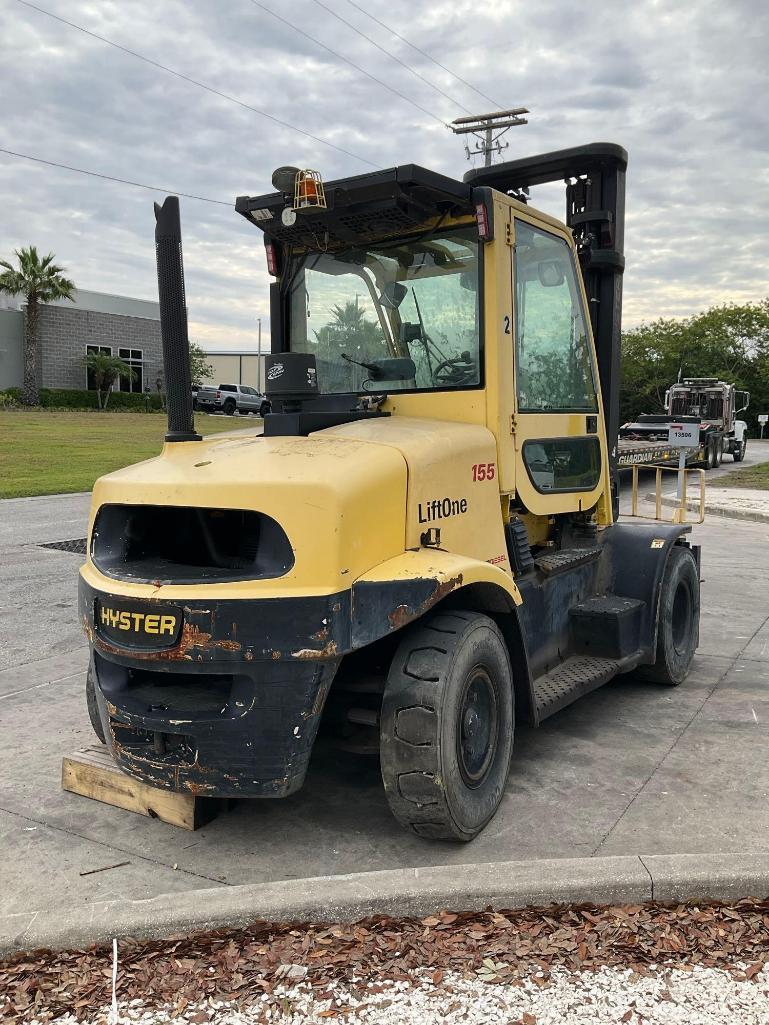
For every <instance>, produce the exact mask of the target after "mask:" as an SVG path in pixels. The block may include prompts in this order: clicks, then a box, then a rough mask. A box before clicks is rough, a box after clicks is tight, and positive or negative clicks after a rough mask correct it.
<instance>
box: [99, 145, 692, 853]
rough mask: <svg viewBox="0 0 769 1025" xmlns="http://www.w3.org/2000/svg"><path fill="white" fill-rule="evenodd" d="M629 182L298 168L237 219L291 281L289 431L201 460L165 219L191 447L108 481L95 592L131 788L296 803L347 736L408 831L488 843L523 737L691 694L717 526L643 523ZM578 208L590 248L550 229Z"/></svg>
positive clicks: (557, 158) (280, 333)
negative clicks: (626, 338)
mask: <svg viewBox="0 0 769 1025" xmlns="http://www.w3.org/2000/svg"><path fill="white" fill-rule="evenodd" d="M626 165H627V154H626V153H625V151H624V150H623V149H622V148H621V147H619V146H616V145H609V144H603V143H601V144H593V145H588V146H584V147H579V148H574V149H568V150H563V151H560V152H555V153H550V154H546V155H544V156H538V157H534V158H531V159H522V160H515V161H512V162H508V163H501V164H498V165H495V166H492V167H486V168H482V169H479V170H474V171H470V172H469V173H468V174H467V175H465V178H464V181H458V180H455V179H453V178H448V177H444V176H443V175H440V174H435V173H433V172H431V171H428V170H425V169H424V168H422V167H418V166H416V165H405V166H400V167H395V168H391V169H388V170H383V171H378V172H376V173H372V174H364V175H360V176H356V177H352V178H344V179H341V180H338V181H334V182H329V183H325V184H324V183H323V181H322V180H321V178H320V176H319V175H318V174H317V173H316V172H313V171H305V170H301V169H296V168H280V169H278V171H277V172H276V173H275V175H274V176H273V185H274V187H275V188H276V189H277V191H276V192H274V193H271V194H269V195H264V196H259V197H240V198H239V199H238V200H237V203H236V210H237V211H238V212H239V213H240V214H242V215H243V216H244V217H245V218H246V219H247V220H248V221H249V222H250V223H251V224H253V225H255V226H256V227H257V228H259V229H261V230H262V232H263V233H264V242H265V245H266V255H267V264H268V269H269V272H270V274H271V275H272V276H273V278H274V283H273V284H272V286H271V323H272V354H271V355H270V356H268V357H267V370H266V378H267V389H268V397H269V399H270V402H271V403H272V409H273V412H272V413H270V414H268V415H267V416H266V417H265V419H264V427H263V432H262V430H260V429H254V428H251V429H244V430H240V431H235V432H233V433H231V434H227V435H215V436H213V437H209V438H206V439H201V438H200V437H199V436H198V435H197V434H196V433H195V429H194V423H193V413H192V405H191V393H190V370H189V349H188V338H187V320H186V308H185V296H184V283H183V269H182V259H181V233H180V221H179V206H178V200H177V199H175V198H174V197H169V198H168V199H166V201H165V202H164V204H163V206H162V207H156V229H155V239H156V254H157V261H158V280H159V294H160V310H161V328H162V336H163V345H164V360H165V379H166V389H167V397H168V420H169V430H168V433H167V435H166V442H165V445H164V447H163V451H162V453H161V454H160V455H159V456H158V457H157V458H155V459H150V460H148V461H145V462H142V463H139V464H137V465H136V466H132V467H128V468H126V469H123V470H119V471H118V472H116V473H111V474H109V475H107V476H106V477H102V478H101V479H100V480H99V481H97V483H96V486H95V488H94V492H93V504H92V511H91V522H90V527H89V544H88V555H87V561H86V563H85V565H84V566H83V569H82V571H81V580H80V611H81V615H82V619H83V623H84V626H85V630H86V632H87V634H88V637H89V640H90V643H91V651H92V655H91V664H90V672H89V680H88V705H89V710H90V713H91V718H92V722H93V725H94V728H95V730H96V732H97V733H98V734H99V735H100V736H101V737H102V739H104V740H105V741H106V743H107V745H108V747H109V750H110V752H111V754H112V755H113V756H114V759H115V761H116V762H117V764H118V765H119V766H120V767H121V768H122V769H123V770H124V771H125V772H127V773H129V774H130V775H132V776H135V777H137V778H139V779H141V780H144V781H146V782H147V783H150V784H153V785H155V786H158V787H166V788H170V789H171V790H174V791H182V792H187V793H193V794H200V795H209V796H221V797H225V796H227V797H262V798H264V797H284V796H286V795H288V794H292V793H294V792H295V791H296V790H297V789H298V788H299V787H301V786H302V783H303V781H304V778H305V774H306V772H307V767H308V762H309V760H310V755H311V752H312V750H313V744H314V741H315V738H316V734H317V732H318V728H319V725H320V724H321V719H322V718H323V729H324V732H325V730H326V729H327V728H329V729H330V731H331V732H332V733H333V732H336V733H337V734H338V736H339V738H340V740H342V741H344V740H346V741H347V742H348V743H350V744H353V743H358V744H359V745H360V749H363V748H365V738H366V737H368V741H369V744H370V746H373V747H374V748H375V749H376V750H377V751H378V753H379V758H380V764H381V773H382V779H383V782H384V788H385V793H386V795H387V800H388V802H389V804H390V807H391V809H392V811H393V813H394V815H395V817H396V818H397V819H398V821H399V822H400V823H401V824H402V825H403V826H405V827H407V828H408V829H410V830H412V831H413V832H415V833H417V834H418V835H419V836H422V837H427V838H443V839H450V840H471V839H472V838H473V837H474V836H476V835H477V834H478V833H479V832H480V831H481V830H482V829H483V827H484V826H485V825H486V824H487V823H488V822H489V820H490V819H491V818H492V816H493V815H494V813H495V811H496V809H497V808H498V807H499V804H500V801H501V799H502V796H503V794H504V791H505V784H506V780H507V776H508V771H509V768H510V763H511V756H512V751H513V734H514V728H515V724H516V723H525V724H534V725H536V724H538V723H540V722H542V720H543V719H545V718H546V717H547V716H550V715H553V713H555V712H557V711H559V710H560V709H562V708H564V706H566V705H568V704H569V703H570V702H572V701H574V700H575V699H576V698H578V697H580V696H581V695H584V694H587V693H588V692H590V691H592V690H594V689H595V688H597V687H600V686H601V685H603V684H605V683H607V682H608V681H609V680H611V679H612V678H613V677H616V676H617V675H619V674H622V673H628V672H630V671H636V672H639V673H641V674H643V675H644V676H645V677H646V678H648V679H650V680H652V681H657V682H658V683H663V684H679V683H681V681H682V680H683V679H684V678H685V677H686V675H687V672H688V670H689V665H690V662H691V659H692V656H693V654H694V651H695V648H696V647H697V643H698V626H699V549H698V548H697V547H695V546H691V545H690V544H689V543H688V541H687V539H686V535H687V532H688V531H689V529H690V528H689V527H688V526H686V525H671V524H663V523H656V522H651V523H639V522H636V523H617V522H616V518H617V515H616V514H617V508H616V506H617V500H616V499H617V495H616V490H615V488H616V485H615V480H616V473H615V471H616V467H615V461H616V439H617V428H618V387H619V377H618V375H619V369H620V306H621V294H622V271H623V266H624V258H623V225H624V191H625V171H626ZM559 180H560V181H565V182H566V199H567V216H566V223H565V224H564V223H562V222H561V221H559V220H556V219H555V218H553V217H550V216H548V215H547V214H544V213H541V212H539V211H537V210H535V209H533V207H531V206H530V205H529V202H528V199H529V189H530V188H531V187H533V186H537V185H539V184H540V183H543V182H550V181H559ZM364 734H365V736H363V735H364ZM371 741H373V745H371Z"/></svg>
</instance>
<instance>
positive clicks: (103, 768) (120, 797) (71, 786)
mask: <svg viewBox="0 0 769 1025" xmlns="http://www.w3.org/2000/svg"><path fill="white" fill-rule="evenodd" d="M61 786H62V789H63V790H67V791H69V793H71V794H79V795H80V796H81V797H89V798H91V800H93V801H101V802H102V803H103V804H111V805H112V806H113V807H114V808H123V809H125V811H132V812H136V814H138V815H146V816H147V817H148V818H153V819H160V820H161V822H168V823H169V824H170V825H172V826H179V827H180V828H181V829H190V830H194V829H199V828H200V827H201V826H204V825H205V824H206V823H207V822H210V821H211V819H212V818H214V817H215V816H216V814H217V811H218V810H219V802H218V801H217V800H216V799H215V798H211V797H196V796H194V795H193V794H176V793H173V792H172V791H170V790H163V789H161V788H159V787H151V786H149V785H148V784H147V783H142V782H141V781H140V780H138V779H134V778H133V777H132V776H128V775H126V774H125V773H124V772H121V771H120V769H119V768H118V767H117V765H115V763H114V761H113V760H112V758H111V757H110V755H109V752H108V751H107V749H106V748H105V747H99V748H87V749H86V750H83V751H78V752H77V753H75V754H72V755H68V756H65V757H64V758H63V759H62V763H61Z"/></svg>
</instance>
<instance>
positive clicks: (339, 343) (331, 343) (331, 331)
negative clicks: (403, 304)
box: [315, 301, 385, 388]
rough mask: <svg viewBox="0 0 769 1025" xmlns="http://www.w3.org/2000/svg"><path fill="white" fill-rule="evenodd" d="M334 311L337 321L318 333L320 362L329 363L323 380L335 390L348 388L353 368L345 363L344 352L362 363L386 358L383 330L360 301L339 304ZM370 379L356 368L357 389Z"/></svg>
mask: <svg viewBox="0 0 769 1025" xmlns="http://www.w3.org/2000/svg"><path fill="white" fill-rule="evenodd" d="M331 312H332V314H333V318H334V319H333V320H331V321H329V323H328V324H324V325H323V327H322V328H320V329H319V330H318V331H316V332H315V338H316V340H317V343H318V359H319V360H325V361H327V364H328V366H327V368H326V370H327V373H326V374H325V376H324V379H325V380H327V381H328V382H329V383H330V384H331V385H332V387H342V388H344V387H349V381H350V372H351V367H352V365H351V364H349V363H345V362H344V360H343V359H342V353H345V355H347V356H350V357H351V358H352V359H356V360H361V361H368V362H370V361H371V360H374V359H381V357H382V356H384V355H385V347H384V341H383V338H382V329H381V327H380V326H379V324H378V323H377V322H376V321H374V320H368V319H367V318H366V313H365V309H364V308H363V307H361V306H359V305H358V303H357V302H354V301H352V302H347V303H345V304H344V306H340V305H339V304H336V305H335V306H332V308H331ZM367 376H368V374H367V372H366V371H365V370H361V371H360V373H358V372H357V369H354V373H353V383H354V386H356V387H361V385H362V382H363V379H364V378H365V377H367ZM357 378H360V380H357Z"/></svg>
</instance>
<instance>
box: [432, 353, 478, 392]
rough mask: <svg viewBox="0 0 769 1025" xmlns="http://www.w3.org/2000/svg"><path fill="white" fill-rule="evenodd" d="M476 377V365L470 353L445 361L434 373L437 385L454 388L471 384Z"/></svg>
mask: <svg viewBox="0 0 769 1025" xmlns="http://www.w3.org/2000/svg"><path fill="white" fill-rule="evenodd" d="M474 376H475V363H474V362H473V360H472V357H471V356H470V353H469V352H463V353H462V355H461V356H452V358H451V359H445V360H443V362H442V363H439V364H438V366H437V367H436V368H435V370H434V371H433V378H434V380H435V381H436V383H437V384H445V385H452V386H457V385H460V384H470V383H472V378H473V377H474Z"/></svg>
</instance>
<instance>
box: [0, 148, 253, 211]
mask: <svg viewBox="0 0 769 1025" xmlns="http://www.w3.org/2000/svg"><path fill="white" fill-rule="evenodd" d="M0 153H6V154H8V156H9V157H20V158H21V159H22V160H34V162H35V163H36V164H47V165H48V167H60V168H62V169H63V170H65V171H74V172H75V173H76V174H87V175H89V176H90V177H91V178H103V179H104V180H105V181H108V182H119V183H120V184H121V185H133V186H134V188H137V189H148V190H149V191H150V192H163V193H166V194H169V193H170V195H172V196H183V197H184V198H185V199H198V200H200V202H201V203H216V205H217V206H227V207H229V208H230V209H233V207H234V203H232V202H230V203H228V202H225V200H223V199H210V198H209V197H208V196H195V195H193V194H192V193H190V192H177V191H176V190H175V189H161V188H159V187H158V186H156V185H144V184H143V183H142V182H134V181H131V180H130V179H128V178H113V176H112V175H111V174H100V173H99V171H86V170H85V169H84V168H82V167H72V166H71V165H70V164H59V163H57V162H56V161H55V160H44V159H43V158H42V157H33V156H31V155H30V154H29V153H17V152H16V151H15V150H12V149H3V148H2V147H1V146H0Z"/></svg>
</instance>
